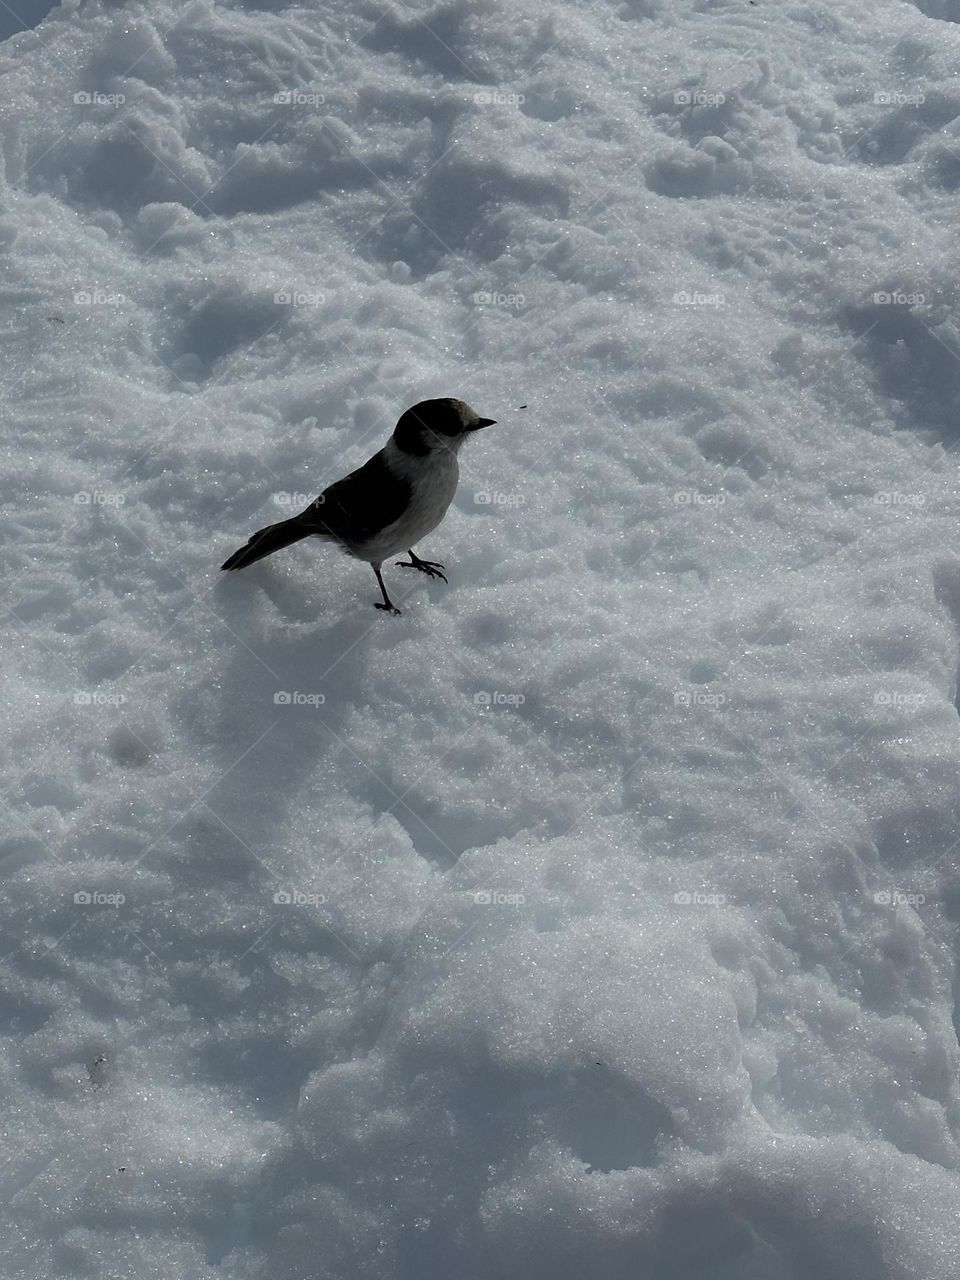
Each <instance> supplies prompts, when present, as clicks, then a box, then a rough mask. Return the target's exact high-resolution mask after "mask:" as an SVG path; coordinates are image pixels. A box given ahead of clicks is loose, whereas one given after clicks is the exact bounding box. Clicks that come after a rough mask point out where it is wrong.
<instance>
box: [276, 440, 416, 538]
mask: <svg viewBox="0 0 960 1280" xmlns="http://www.w3.org/2000/svg"><path fill="white" fill-rule="evenodd" d="M410 496H411V488H410V484H409V482H408V481H407V480H405V479H404V478H403V477H402V476H398V475H396V473H395V472H393V471H391V470H390V468H389V466H388V465H387V462H386V459H385V458H384V455H383V450H382V449H381V450H380V452H379V453H375V454H374V455H373V457H372V458H371V459H370V461H369V462H365V463H364V464H363V466H362V467H360V468H358V470H356V471H351V472H350V474H349V475H348V476H344V477H343V479H342V480H338V481H337V482H336V483H335V484H332V485H330V487H329V489H324V491H323V493H321V495H320V497H319V498H317V499H316V501H315V502H311V504H310V506H309V507H307V509H306V511H302V512H301V513H300V515H299V517H298V519H299V520H300V521H301V522H302V523H303V524H304V525H305V526H307V528H308V529H309V531H310V532H312V533H328V534H331V535H332V536H333V537H334V538H337V539H339V540H340V541H341V542H348V543H350V542H363V541H365V540H366V539H367V538H371V537H373V535H374V534H376V533H379V531H380V530H381V529H384V528H386V526H387V525H389V524H393V522H394V520H398V519H399V518H400V516H402V515H403V513H404V511H405V510H406V508H407V504H408V503H409V501H410Z"/></svg>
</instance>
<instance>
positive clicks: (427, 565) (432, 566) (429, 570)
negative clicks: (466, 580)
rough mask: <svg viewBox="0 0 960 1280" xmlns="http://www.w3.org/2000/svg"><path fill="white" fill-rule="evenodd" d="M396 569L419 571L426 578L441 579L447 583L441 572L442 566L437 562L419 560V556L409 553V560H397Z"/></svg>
mask: <svg viewBox="0 0 960 1280" xmlns="http://www.w3.org/2000/svg"><path fill="white" fill-rule="evenodd" d="M396 564H397V567H398V568H400V569H419V570H420V572H421V573H425V574H426V575H427V577H428V578H442V579H443V581H444V582H446V581H447V575H446V574H445V573H444V572H443V565H442V564H440V562H439V561H437V560H421V559H420V557H419V556H415V555H414V554H413V552H412V551H411V553H410V559H409V560H397V561H396Z"/></svg>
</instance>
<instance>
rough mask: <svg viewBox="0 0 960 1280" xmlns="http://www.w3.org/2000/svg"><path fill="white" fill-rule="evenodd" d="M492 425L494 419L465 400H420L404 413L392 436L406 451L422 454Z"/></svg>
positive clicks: (459, 441)
mask: <svg viewBox="0 0 960 1280" xmlns="http://www.w3.org/2000/svg"><path fill="white" fill-rule="evenodd" d="M493 425H494V420H493V418H481V417H480V416H479V415H478V414H476V413H475V412H474V411H473V409H471V408H470V406H469V405H468V404H467V403H466V401H464V400H454V399H452V398H446V399H442V400H421V401H420V403H419V404H415V405H414V406H413V408H411V409H408V410H407V411H406V413H404V414H402V415H401V417H400V420H399V422H398V423H397V425H396V427H395V428H394V432H393V439H394V442H395V443H396V445H397V448H398V449H402V450H403V452H404V453H413V454H420V455H423V454H426V453H429V452H430V450H431V449H432V448H440V447H443V446H447V447H449V446H450V445H451V444H454V443H455V444H456V445H459V444H461V443H462V442H463V438H464V437H466V436H467V435H469V434H470V432H471V431H478V430H479V429H480V428H481V427H492V426H493Z"/></svg>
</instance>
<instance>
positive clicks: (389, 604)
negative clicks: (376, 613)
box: [371, 564, 400, 617]
mask: <svg viewBox="0 0 960 1280" xmlns="http://www.w3.org/2000/svg"><path fill="white" fill-rule="evenodd" d="M371 568H372V569H373V572H374V573H375V574H376V575H377V581H378V582H379V583H380V591H381V593H382V595H383V604H380V603H379V602H378V601H374V604H373V607H374V608H375V609H382V610H383V611H384V613H395V614H396V615H397V616H398V617H399V616H400V610H399V609H398V608H397V606H396V605H395V604H394V603H393V601H392V600H391V599H390V597H389V596H388V595H387V588H386V587H385V586H384V585H383V578H381V576H380V566H379V565H378V564H375V565H371Z"/></svg>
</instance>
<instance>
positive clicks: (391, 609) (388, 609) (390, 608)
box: [373, 600, 400, 618]
mask: <svg viewBox="0 0 960 1280" xmlns="http://www.w3.org/2000/svg"><path fill="white" fill-rule="evenodd" d="M373 607H374V608H375V609H379V610H380V611H381V612H382V613H392V614H394V616H395V617H397V618H399V617H400V610H399V609H398V608H397V606H396V605H395V604H381V603H380V601H379V600H375V601H374V602H373Z"/></svg>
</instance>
